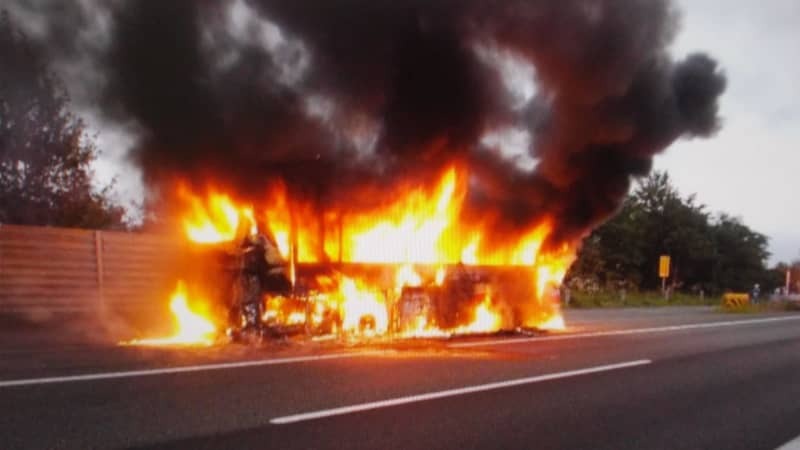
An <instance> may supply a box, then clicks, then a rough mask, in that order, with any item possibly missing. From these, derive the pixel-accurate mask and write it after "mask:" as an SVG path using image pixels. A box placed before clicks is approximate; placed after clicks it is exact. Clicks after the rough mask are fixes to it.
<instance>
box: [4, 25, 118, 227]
mask: <svg viewBox="0 0 800 450" xmlns="http://www.w3.org/2000/svg"><path fill="white" fill-rule="evenodd" d="M0 61H2V68H0V222H3V223H13V224H24V225H54V226H66V227H86V228H107V227H119V226H122V224H123V221H122V218H123V214H124V210H123V209H122V208H121V207H119V206H116V205H115V204H114V203H113V202H112V201H111V200H110V197H109V194H110V190H111V187H112V186H111V185H108V186H105V187H104V188H101V189H95V188H94V187H93V185H92V169H91V166H92V163H93V161H94V160H95V159H96V158H97V154H98V152H97V149H96V147H95V145H94V143H93V140H92V138H91V137H90V136H88V135H87V133H86V126H85V124H84V122H83V121H82V120H80V119H79V118H77V117H76V116H75V115H74V114H73V113H71V112H70V110H69V98H68V96H67V94H66V90H65V89H64V86H63V84H62V82H61V81H60V80H59V79H58V77H57V76H56V75H55V74H54V73H53V72H52V71H51V70H50V69H49V67H48V65H47V63H46V61H45V60H44V58H43V56H42V52H40V51H38V49H37V48H36V47H35V46H34V45H33V44H32V43H31V42H30V40H29V39H28V38H27V37H26V36H25V34H24V33H22V32H21V31H20V30H18V29H17V28H16V27H14V25H13V23H12V21H11V19H10V17H9V14H8V13H7V12H5V11H4V12H2V13H0Z"/></svg>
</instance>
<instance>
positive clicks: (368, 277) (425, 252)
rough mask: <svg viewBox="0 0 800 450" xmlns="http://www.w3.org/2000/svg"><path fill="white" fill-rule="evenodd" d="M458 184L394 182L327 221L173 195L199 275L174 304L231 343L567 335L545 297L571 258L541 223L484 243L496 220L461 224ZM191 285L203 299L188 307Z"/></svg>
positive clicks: (295, 210) (455, 173)
mask: <svg viewBox="0 0 800 450" xmlns="http://www.w3.org/2000/svg"><path fill="white" fill-rule="evenodd" d="M466 181H467V174H466V172H465V171H464V169H463V168H458V167H456V166H452V167H448V168H446V169H445V170H444V171H443V172H442V173H441V174H440V176H439V177H438V179H437V182H436V183H435V184H434V185H432V186H429V187H425V186H409V185H406V186H398V187H397V188H396V195H394V196H391V197H389V199H390V200H389V201H385V202H378V203H376V204H375V206H373V207H372V208H366V209H358V210H356V209H352V208H349V209H348V208H344V207H342V206H340V205H332V206H333V207H332V208H330V209H329V210H325V211H318V210H315V208H314V206H313V205H310V204H308V203H304V202H303V201H302V200H301V199H293V198H291V197H290V196H289V194H288V192H287V190H286V188H285V186H284V185H282V184H280V183H277V184H274V185H273V186H272V187H271V189H270V190H269V192H268V195H267V199H266V200H265V201H264V206H263V207H262V208H259V207H258V206H256V205H251V204H244V203H240V202H237V201H236V200H234V199H233V198H232V197H231V196H228V195H226V194H222V193H220V192H217V191H214V190H209V191H208V192H204V193H197V192H192V191H190V190H188V189H187V188H186V187H185V186H182V187H180V188H179V189H178V192H179V195H178V197H179V199H180V200H179V201H180V202H181V203H182V204H183V205H184V213H183V220H182V231H181V233H182V234H183V236H184V237H185V239H187V240H188V241H189V242H190V243H191V244H192V247H193V249H194V251H195V252H196V255H197V258H195V259H197V260H202V261H204V262H205V266H206V267H205V269H203V270H200V271H198V270H197V269H196V268H194V269H193V270H194V271H195V273H194V274H189V275H187V277H186V278H185V279H182V280H181V281H180V284H179V285H180V286H181V289H182V290H183V292H184V293H183V294H181V295H178V296H177V298H179V299H180V301H182V302H184V303H195V304H197V311H201V310H202V311H206V313H205V314H204V315H203V314H200V313H198V314H197V315H199V316H203V320H202V321H205V322H206V323H207V324H206V326H205V327H203V328H204V329H206V330H208V329H214V330H215V332H214V333H206V334H205V335H203V336H204V337H203V339H200V341H202V342H206V341H207V340H208V336H209V335H211V334H215V335H216V336H220V335H222V334H223V331H225V330H226V329H227V330H228V331H229V334H231V335H232V336H234V337H239V336H241V333H247V332H248V330H249V329H253V330H255V329H258V330H259V331H258V333H259V334H264V335H267V336H269V335H271V336H281V335H291V334H308V335H321V334H338V335H342V336H347V337H354V338H359V337H371V336H391V337H421V336H428V337H430V336H450V335H453V334H466V333H485V332H495V331H500V330H512V329H520V328H558V327H560V326H563V321H562V320H561V316H560V309H559V304H558V299H557V294H555V293H556V292H557V289H554V288H557V287H558V286H559V285H560V283H561V280H562V279H563V277H564V275H565V273H566V270H567V268H568V267H569V264H570V263H571V261H572V258H573V251H572V249H571V248H570V247H569V246H567V245H564V246H562V247H560V248H558V249H555V250H549V251H546V252H545V251H542V244H543V242H544V240H545V239H546V238H547V236H548V234H549V233H550V232H551V230H552V225H551V223H550V222H549V221H547V220H543V221H542V222H541V223H538V224H535V225H534V226H531V227H529V228H528V229H525V230H521V231H519V232H518V233H516V234H504V235H502V236H492V235H491V233H493V232H494V231H493V225H494V223H493V222H492V219H491V217H484V218H481V220H478V221H474V222H471V221H468V220H467V219H465V217H464V216H462V214H461V212H462V208H463V199H464V198H465V196H466V194H467V193H466V189H467V183H466ZM255 242H258V243H257V244H256V243H255ZM256 248H258V250H255V249H256ZM254 255H255V259H253V256H254ZM251 275H252V276H251ZM253 277H255V278H253ZM256 278H257V279H258V281H255V282H254V281H250V280H253V279H256ZM254 283H257V284H258V287H255V288H254V287H253V284H254ZM187 285H188V288H189V289H188V290H189V291H192V292H196V293H202V294H200V295H199V297H198V298H197V299H191V298H189V299H187V294H186V293H185V292H186V290H187ZM248 292H249V293H248ZM248 295H249V296H253V295H255V296H256V297H257V306H255V305H254V303H253V301H252V300H246V299H245V297H247V296H248ZM173 301H174V300H173ZM250 308H252V310H250ZM177 311H178V312H181V313H186V312H187V308H180V309H178V310H177ZM214 311H216V313H215V312H214ZM173 313H174V314H177V312H176V310H175V309H173ZM255 317H257V321H256V319H255ZM176 319H177V322H178V323H179V324H180V325H181V326H182V325H183V324H182V322H181V321H180V318H178V317H176ZM202 321H201V322H202ZM196 322H197V321H193V322H190V323H195V324H196ZM140 342H141V343H147V342H150V343H154V342H159V341H146V340H145V341H140Z"/></svg>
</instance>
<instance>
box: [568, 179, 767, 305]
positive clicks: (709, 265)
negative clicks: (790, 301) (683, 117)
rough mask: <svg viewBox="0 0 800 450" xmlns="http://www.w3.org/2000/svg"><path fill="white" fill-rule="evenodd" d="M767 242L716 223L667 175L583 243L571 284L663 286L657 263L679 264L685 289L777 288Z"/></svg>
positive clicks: (676, 271)
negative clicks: (667, 258) (666, 260)
mask: <svg viewBox="0 0 800 450" xmlns="http://www.w3.org/2000/svg"><path fill="white" fill-rule="evenodd" d="M767 244H768V240H767V238H766V236H764V235H762V234H760V233H757V232H755V231H753V230H751V229H750V228H748V227H747V226H746V225H744V224H743V223H741V221H739V220H737V219H734V218H732V217H730V216H727V215H724V214H723V215H721V216H719V217H718V218H717V219H712V217H711V215H710V214H709V212H708V211H707V210H706V207H705V206H704V205H702V204H700V203H698V202H697V199H696V198H695V196H694V195H691V196H689V197H685V198H684V197H681V196H680V195H679V194H678V192H677V190H676V189H675V188H674V186H673V185H672V183H671V182H670V179H669V176H668V175H667V174H666V173H663V172H654V173H652V174H651V175H650V176H648V177H646V178H644V179H642V180H640V181H639V182H638V183H637V185H636V188H635V189H634V190H633V192H632V193H631V195H629V197H628V198H627V200H626V201H625V203H624V204H623V206H622V208H621V209H620V212H619V213H618V214H617V215H616V216H615V217H613V218H612V219H611V220H609V221H608V222H607V223H605V224H604V225H602V226H601V227H599V228H597V229H596V230H594V231H593V232H592V233H591V235H590V236H589V237H588V238H587V239H586V240H585V241H584V243H583V247H582V250H581V253H580V255H579V257H578V260H577V261H576V263H575V264H574V265H573V267H572V268H571V270H570V274H569V280H570V281H571V282H573V284H575V283H574V281H575V280H593V281H596V284H597V285H600V286H604V287H607V288H608V287H612V288H613V287H619V286H623V285H633V286H636V287H639V288H641V289H646V290H655V289H657V288H658V287H659V286H660V279H659V277H658V259H659V256H660V255H669V256H670V257H671V260H672V267H671V271H670V272H671V273H670V283H671V284H673V285H674V286H676V287H677V288H679V289H684V290H686V289H688V290H695V291H697V290H700V289H703V290H704V291H706V292H721V291H723V290H749V289H750V288H751V287H752V286H753V284H755V283H761V284H763V285H764V286H765V287H767V286H771V285H772V284H774V279H775V275H774V273H773V272H771V271H769V270H768V269H767V268H766V260H767V258H768V256H769V253H768V252H767Z"/></svg>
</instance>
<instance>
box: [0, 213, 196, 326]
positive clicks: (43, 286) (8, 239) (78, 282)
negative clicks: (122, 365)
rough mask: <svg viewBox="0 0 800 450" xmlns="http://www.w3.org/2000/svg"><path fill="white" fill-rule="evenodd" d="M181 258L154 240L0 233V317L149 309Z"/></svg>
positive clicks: (60, 232)
mask: <svg viewBox="0 0 800 450" xmlns="http://www.w3.org/2000/svg"><path fill="white" fill-rule="evenodd" d="M182 256H183V252H182V250H181V246H180V244H177V243H175V242H174V241H172V240H170V239H168V238H167V237H165V236H160V235H152V234H145V233H128V232H119V231H97V230H81V229H65V228H52V227H29V226H16V225H0V312H3V313H9V312H11V313H13V312H24V311H30V310H37V309H38V310H41V309H44V310H47V311H53V312H85V311H97V310H99V309H103V308H105V309H106V310H110V309H116V310H120V309H130V308H137V307H143V306H148V307H152V306H154V305H156V304H160V303H163V299H164V293H165V292H169V290H170V289H171V288H173V287H174V284H173V283H174V281H175V273H176V272H175V270H176V268H177V267H178V264H177V263H176V262H177V261H178V260H179V259H180V258H181V257H182Z"/></svg>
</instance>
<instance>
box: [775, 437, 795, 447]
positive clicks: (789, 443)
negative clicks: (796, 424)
mask: <svg viewBox="0 0 800 450" xmlns="http://www.w3.org/2000/svg"><path fill="white" fill-rule="evenodd" d="M775 450H800V436H797V437H796V438H794V439H792V440H791V441H789V442H787V443H785V444H783V445H781V446H780V447H778V448H777V449H775Z"/></svg>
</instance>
